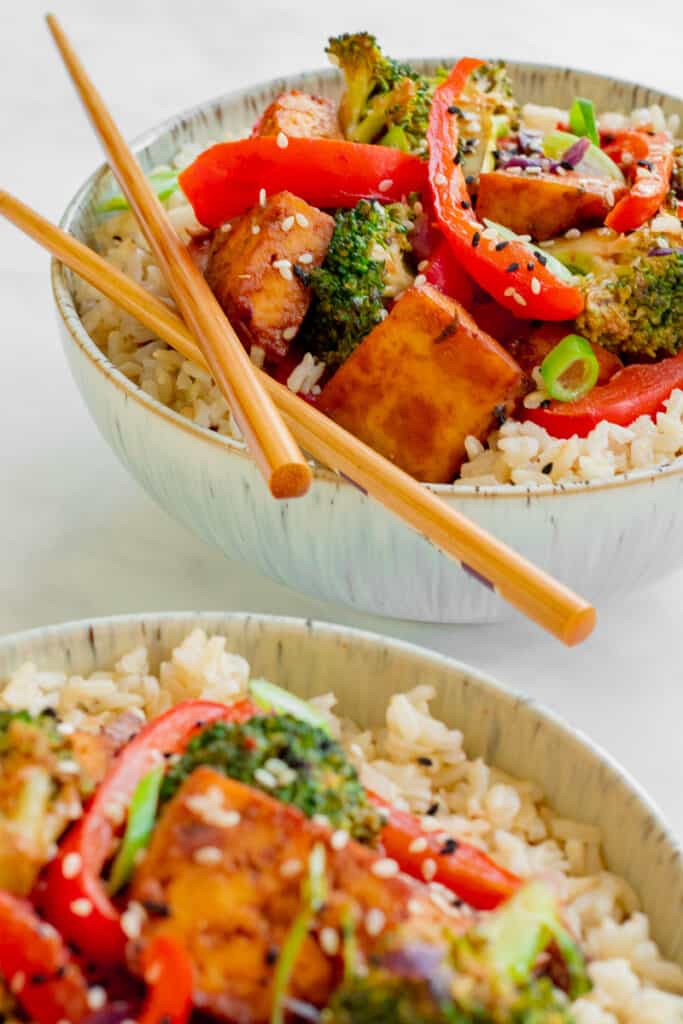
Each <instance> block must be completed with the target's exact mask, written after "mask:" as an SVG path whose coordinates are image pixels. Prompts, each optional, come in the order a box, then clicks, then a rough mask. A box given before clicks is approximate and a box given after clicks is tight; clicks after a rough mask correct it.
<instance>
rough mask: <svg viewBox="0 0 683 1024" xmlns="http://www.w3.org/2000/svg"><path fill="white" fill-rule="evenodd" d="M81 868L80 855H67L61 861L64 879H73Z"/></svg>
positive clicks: (81, 860)
mask: <svg viewBox="0 0 683 1024" xmlns="http://www.w3.org/2000/svg"><path fill="white" fill-rule="evenodd" d="M82 866H83V859H82V857H81V855H80V853H67V855H66V857H65V858H64V860H63V861H62V874H63V875H64V877H65V878H75V877H76V875H77V874H78V872H79V871H80V870H81V867H82Z"/></svg>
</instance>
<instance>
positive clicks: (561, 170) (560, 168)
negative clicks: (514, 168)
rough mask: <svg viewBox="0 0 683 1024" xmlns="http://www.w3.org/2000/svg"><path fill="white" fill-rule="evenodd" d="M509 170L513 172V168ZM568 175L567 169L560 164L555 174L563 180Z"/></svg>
mask: <svg viewBox="0 0 683 1024" xmlns="http://www.w3.org/2000/svg"><path fill="white" fill-rule="evenodd" d="M508 170H511V168H508ZM566 173H567V170H566V168H565V167H562V166H561V165H560V164H558V165H557V167H556V168H555V174H559V175H560V177H561V178H562V177H564V175H565V174H566Z"/></svg>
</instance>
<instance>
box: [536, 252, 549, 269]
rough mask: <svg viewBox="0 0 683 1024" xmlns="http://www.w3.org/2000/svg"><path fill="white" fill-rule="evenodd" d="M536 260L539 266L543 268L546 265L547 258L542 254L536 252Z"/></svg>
mask: <svg viewBox="0 0 683 1024" xmlns="http://www.w3.org/2000/svg"><path fill="white" fill-rule="evenodd" d="M536 259H537V260H538V262H539V263H540V264H541V266H542V267H544V266H545V265H546V263H547V262H548V257H547V256H544V254H543V253H542V252H537V253H536Z"/></svg>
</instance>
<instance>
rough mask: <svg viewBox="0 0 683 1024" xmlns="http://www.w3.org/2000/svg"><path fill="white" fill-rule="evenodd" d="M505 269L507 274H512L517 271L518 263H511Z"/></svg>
mask: <svg viewBox="0 0 683 1024" xmlns="http://www.w3.org/2000/svg"><path fill="white" fill-rule="evenodd" d="M506 269H507V272H508V274H514V272H515V271H516V270H519V263H511V264H510V266H509V267H507V268H506Z"/></svg>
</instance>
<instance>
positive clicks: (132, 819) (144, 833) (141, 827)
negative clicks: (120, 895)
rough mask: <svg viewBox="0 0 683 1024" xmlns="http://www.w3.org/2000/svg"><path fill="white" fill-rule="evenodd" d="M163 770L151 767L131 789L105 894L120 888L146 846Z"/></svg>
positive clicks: (152, 826)
mask: <svg viewBox="0 0 683 1024" xmlns="http://www.w3.org/2000/svg"><path fill="white" fill-rule="evenodd" d="M164 767H165V766H164V765H163V764H159V765H157V766H156V768H152V770H151V771H149V772H147V774H146V775H144V776H143V777H142V778H141V779H140V781H139V782H138V784H137V786H136V788H135V792H134V793H133V798H132V800H131V802H130V808H129V810H128V823H127V824H126V831H125V833H124V836H123V840H122V842H121V846H120V847H119V852H118V853H117V854H116V858H115V860H114V864H113V866H112V869H111V874H110V876H109V892H110V893H111V894H112V895H113V894H114V893H117V892H118V891H119V889H122V888H123V887H124V885H125V884H126V882H127V881H128V879H129V878H130V876H131V875H132V874H133V869H134V868H135V859H136V857H137V855H138V853H139V852H140V851H141V850H145V849H146V848H147V846H148V845H149V840H150V836H151V835H152V829H153V828H154V820H155V818H156V813H157V806H158V804H159V790H160V789H161V783H162V781H163V778H164Z"/></svg>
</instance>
